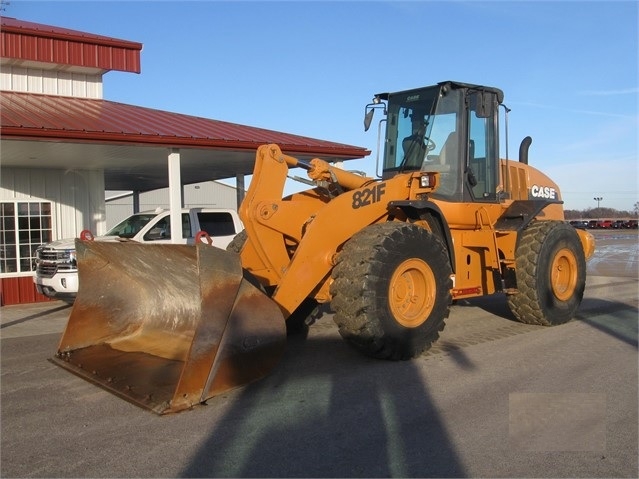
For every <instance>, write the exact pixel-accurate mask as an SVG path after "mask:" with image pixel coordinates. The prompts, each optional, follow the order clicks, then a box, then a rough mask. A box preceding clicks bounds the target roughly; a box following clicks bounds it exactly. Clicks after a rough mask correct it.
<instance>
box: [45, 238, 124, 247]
mask: <svg viewBox="0 0 639 479" xmlns="http://www.w3.org/2000/svg"><path fill="white" fill-rule="evenodd" d="M120 239H121V238H120V237H119V236H96V237H95V241H118V240H120ZM75 240H76V238H64V239H59V240H56V241H52V242H51V243H47V244H46V245H44V247H46V248H53V249H75Z"/></svg>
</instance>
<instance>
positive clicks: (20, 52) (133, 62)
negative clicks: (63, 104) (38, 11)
mask: <svg viewBox="0 0 639 479" xmlns="http://www.w3.org/2000/svg"><path fill="white" fill-rule="evenodd" d="M141 50H142V44H141V43H137V42H130V41H126V40H120V39H117V38H111V37H105V36H101V35H94V34H91V33H84V32H80V31H77V30H69V29H66V28H59V27H54V26H50V25H43V24H40V23H33V22H26V21H23V20H17V19H15V18H9V17H0V57H2V58H3V59H4V58H10V59H15V60H17V61H36V62H44V63H54V64H60V65H74V66H80V67H87V68H97V69H100V70H105V71H108V70H118V71H125V72H132V73H140V51H141Z"/></svg>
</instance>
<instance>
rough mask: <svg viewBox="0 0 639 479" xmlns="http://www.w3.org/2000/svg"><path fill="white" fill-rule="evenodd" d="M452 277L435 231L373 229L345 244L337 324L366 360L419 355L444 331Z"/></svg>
mask: <svg viewBox="0 0 639 479" xmlns="http://www.w3.org/2000/svg"><path fill="white" fill-rule="evenodd" d="M450 276H451V267H450V262H449V260H448V254H447V252H446V248H445V246H444V245H443V243H442V242H441V241H440V240H439V239H438V238H437V237H436V236H435V235H434V234H432V233H431V232H429V231H426V230H425V229H424V228H422V227H419V226H415V225H411V224H408V223H397V222H389V223H381V224H376V225H372V226H369V227H367V228H365V229H364V230H362V231H360V232H358V233H357V234H355V235H354V236H353V237H352V238H351V239H350V240H349V241H348V242H346V243H345V245H344V248H343V250H342V252H341V253H340V255H339V257H338V259H337V265H336V266H335V268H333V273H332V277H333V283H332V284H331V295H332V297H333V299H332V301H331V308H332V309H333V311H334V312H335V315H334V316H333V318H334V321H335V323H336V324H337V326H338V327H339V332H340V334H341V336H342V337H343V338H344V339H345V340H346V341H348V342H349V343H350V344H351V345H353V346H354V347H355V348H357V349H359V350H360V351H362V352H363V353H365V354H367V355H368V356H372V357H376V358H382V359H392V360H404V359H410V358H412V357H415V356H418V355H419V354H421V353H422V352H423V351H425V350H427V349H428V348H429V347H430V346H431V344H432V343H433V342H434V341H436V340H437V338H438V337H439V332H440V331H441V330H442V329H444V321H445V319H446V318H447V317H448V313H449V306H450V302H451V294H450V289H451V287H452V282H451V279H450Z"/></svg>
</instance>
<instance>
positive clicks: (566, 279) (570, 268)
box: [550, 248, 577, 301]
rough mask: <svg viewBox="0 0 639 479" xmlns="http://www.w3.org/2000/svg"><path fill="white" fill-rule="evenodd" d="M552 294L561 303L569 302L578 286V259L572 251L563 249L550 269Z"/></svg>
mask: <svg viewBox="0 0 639 479" xmlns="http://www.w3.org/2000/svg"><path fill="white" fill-rule="evenodd" d="M550 284H551V286H552V292H553V294H554V295H555V296H556V297H557V299H559V300H561V301H567V300H568V299H570V297H571V296H572V295H573V293H574V291H575V288H576V286H577V259H576V258H575V255H574V254H573V252H572V251H570V250H569V249H568V248H563V249H561V250H559V251H558V252H557V254H556V255H555V257H554V259H553V261H552V265H551V269H550Z"/></svg>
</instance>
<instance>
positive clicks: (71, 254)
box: [67, 249, 78, 268]
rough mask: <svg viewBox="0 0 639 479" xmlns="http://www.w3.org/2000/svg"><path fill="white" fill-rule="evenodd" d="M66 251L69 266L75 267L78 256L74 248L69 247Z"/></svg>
mask: <svg viewBox="0 0 639 479" xmlns="http://www.w3.org/2000/svg"><path fill="white" fill-rule="evenodd" d="M67 253H68V255H69V263H71V266H73V267H74V268H76V267H77V266H78V257H77V254H76V252H75V250H74V249H69V250H67Z"/></svg>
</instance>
